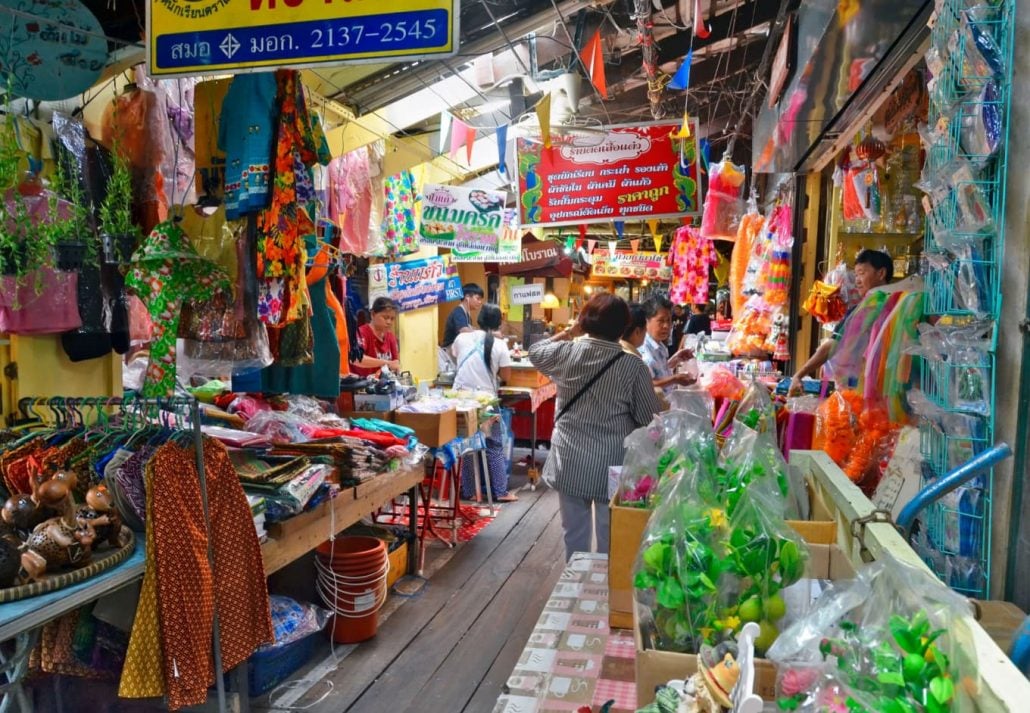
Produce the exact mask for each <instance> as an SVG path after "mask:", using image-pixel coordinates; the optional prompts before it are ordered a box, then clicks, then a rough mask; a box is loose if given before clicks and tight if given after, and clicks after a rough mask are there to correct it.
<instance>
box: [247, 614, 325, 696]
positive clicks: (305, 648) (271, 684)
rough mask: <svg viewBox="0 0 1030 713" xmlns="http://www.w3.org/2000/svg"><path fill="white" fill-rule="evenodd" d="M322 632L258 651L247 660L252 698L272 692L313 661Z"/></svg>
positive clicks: (248, 681) (249, 689) (249, 688)
mask: <svg viewBox="0 0 1030 713" xmlns="http://www.w3.org/2000/svg"><path fill="white" fill-rule="evenodd" d="M319 634H321V632H320V631H316V632H313V633H311V634H308V635H307V636H305V637H304V638H302V639H297V640H296V641H293V642H291V643H289V644H286V645H285V646H279V647H276V648H273V649H267V650H258V651H256V652H255V653H254V654H252V655H251V657H250V658H249V659H248V660H247V689H248V691H249V693H250V696H251V698H254V697H256V696H260V695H262V694H264V693H268V691H270V690H272V689H273V688H275V687H276V686H278V685H279V684H280V683H282V682H283V681H285V680H286V679H288V678H289V677H290V676H292V675H293V674H294V673H296V672H297V671H299V670H300V669H301V668H302V667H303V666H304V664H306V663H307V662H308V661H310V660H311V656H312V655H313V654H314V653H315V647H316V646H317V645H318V636H319Z"/></svg>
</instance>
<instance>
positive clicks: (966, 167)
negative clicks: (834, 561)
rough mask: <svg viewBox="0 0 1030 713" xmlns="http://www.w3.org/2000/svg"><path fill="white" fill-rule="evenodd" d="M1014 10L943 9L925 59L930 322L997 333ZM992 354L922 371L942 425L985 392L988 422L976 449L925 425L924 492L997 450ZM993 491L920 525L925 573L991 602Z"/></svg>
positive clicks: (1005, 2) (948, 0) (941, 510)
mask: <svg viewBox="0 0 1030 713" xmlns="http://www.w3.org/2000/svg"><path fill="white" fill-rule="evenodd" d="M1015 10H1016V2H1015V0H1001V1H1000V2H998V3H996V4H994V5H990V6H987V5H983V6H979V7H977V8H975V9H974V8H972V6H971V4H970V3H967V2H965V1H964V0H944V1H943V2H940V3H938V7H937V13H936V18H935V22H934V25H933V29H932V31H931V39H930V45H931V48H930V54H929V55H928V58H927V62H928V64H929V65H930V66H931V69H932V70H933V71H934V72H935V74H936V76H935V77H934V85H933V86H932V87H931V89H930V98H931V101H930V115H929V126H930V128H931V129H933V130H934V131H935V132H936V139H935V143H934V144H933V145H932V146H930V147H929V149H928V151H927V157H926V166H925V168H924V173H923V176H924V185H925V186H926V188H927V191H928V194H929V195H930V197H932V199H933V200H932V203H933V207H932V210H931V211H930V214H929V216H928V219H927V221H926V239H925V241H924V251H925V252H926V254H927V256H928V257H927V260H926V263H925V266H926V269H925V272H926V286H927V290H926V301H925V311H926V313H927V315H931V316H939V317H940V316H942V317H948V316H953V317H958V318H968V317H977V318H985V319H991V320H993V321H994V324H995V325H997V323H998V317H999V315H1000V314H1001V307H1002V304H1001V301H1002V285H1001V275H1002V266H1003V264H1004V259H1005V222H1004V216H1005V200H1006V179H1007V172H1008V141H1009V134H1010V126H1009V124H1010V108H1011V101H1012V92H1011V85H1012V60H1013V48H1014V45H1015V40H1014V34H1015V33H1014V26H1015V23H1014V15H1015ZM971 18H972V20H973V23H972V24H971V22H970V19H971ZM974 39H976V40H978V42H979V44H980V46H982V47H986V46H993V47H994V48H995V49H996V50H997V59H998V60H999V61H1000V64H993V65H992V63H991V62H988V61H986V60H985V57H984V56H983V55H982V53H981V51H980V50H979V49H978V48H977V42H974V41H973V40H974ZM985 106H987V107H989V108H992V109H995V110H997V112H998V113H999V114H1000V119H1001V127H1000V128H1001V134H1000V136H999V137H998V138H999V141H1000V143H999V144H998V147H997V151H996V152H995V153H993V154H991V152H990V151H989V150H988V149H989V147H987V146H986V145H978V144H977V143H976V142H975V141H974V140H973V138H974V137H975V133H973V132H970V128H971V127H972V126H973V125H974V124H975V123H976V122H977V121H979V120H980V118H981V116H982V112H983V109H984V107H985ZM990 345H991V353H990V354H988V355H986V356H985V357H984V358H983V359H982V360H979V361H980V363H970V364H950V363H947V362H943V361H938V360H926V359H924V360H923V362H924V364H923V366H924V368H923V369H922V388H923V391H924V392H925V393H926V395H927V396H928V397H929V399H930V400H931V401H932V402H933V403H934V404H935V405H936V406H938V407H939V409H940V410H941V411H942V412H943V413H944V414H948V413H952V414H968V413H969V411H970V408H969V404H970V401H971V400H969V399H966V398H965V397H964V392H970V391H971V390H972V391H977V392H980V391H981V390H982V393H980V394H979V395H978V396H977V398H976V399H974V400H975V401H978V402H979V403H980V407H979V408H977V409H976V411H978V412H979V413H980V414H981V416H982V420H983V429H982V432H980V433H979V434H977V437H976V438H972V439H970V438H962V437H961V436H958V435H955V434H954V433H953V431H952V430H951V429H948V428H947V426H946V424H944V423H932V422H929V421H926V419H925V418H924V422H923V424H922V426H921V445H922V449H923V454H924V458H925V463H926V466H925V467H924V472H923V484H924V485H926V484H928V483H930V482H933V481H934V480H935V479H936V478H939V477H942V476H943V475H944V474H945V473H947V472H948V471H949V470H950V469H951V468H953V467H954V465H955V460H956V458H957V457H958V455H959V454H961V453H962V452H964V451H965V450H966V449H973V450H975V449H983V448H984V447H986V446H988V445H990V444H992V443H993V440H994V404H995V395H996V392H997V384H996V380H997V379H996V374H995V370H996V359H995V355H994V350H995V349H996V347H997V326H995V329H994V333H993V334H992V335H991V342H990ZM974 358H975V357H974ZM965 395H969V393H966V394H965ZM981 396H982V397H983V398H981ZM944 418H945V420H946V419H947V418H948V417H947V416H945V417H944ZM992 486H993V478H992V477H991V475H989V474H988V475H987V476H985V477H984V478H983V480H982V481H980V482H979V483H977V484H976V487H973V488H970V489H969V490H967V491H963V493H961V494H959V495H958V496H956V497H957V498H958V500H954V499H953V500H952V501H945V502H937V503H933V504H932V505H931V506H930V507H929V508H928V509H927V512H926V513H925V517H924V518H923V520H924V522H925V523H926V525H927V532H926V535H927V537H926V540H925V544H926V545H927V546H926V547H925V548H924V550H925V551H924V552H923V556H924V558H925V560H926V563H927V564H928V565H929V566H930V567H931V568H932V569H934V571H935V572H936V573H937V574H938V575H939V576H941V578H942V579H943V580H944V581H946V582H948V583H949V584H950V585H951V586H953V587H955V589H956V590H958V591H960V592H962V593H964V594H969V595H973V596H978V597H981V598H984V597H986V596H987V595H988V593H989V591H990V580H991V523H992V517H991V513H992ZM966 496H968V497H966ZM963 497H965V498H966V499H965V500H962V498H963ZM974 498H975V499H976V502H975V504H974V503H971V500H972V499H974Z"/></svg>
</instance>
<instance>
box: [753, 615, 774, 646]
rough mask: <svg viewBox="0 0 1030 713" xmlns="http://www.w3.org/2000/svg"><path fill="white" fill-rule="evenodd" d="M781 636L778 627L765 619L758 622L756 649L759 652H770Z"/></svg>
mask: <svg viewBox="0 0 1030 713" xmlns="http://www.w3.org/2000/svg"><path fill="white" fill-rule="evenodd" d="M779 635H780V630H779V629H777V628H776V625H775V624H773V623H772V622H769V621H766V620H765V619H763V620H762V621H760V622H758V638H757V639H755V648H756V649H758V650H759V651H766V650H768V649H769V647H770V646H772V645H773V642H774V641H776V637H777V636H779Z"/></svg>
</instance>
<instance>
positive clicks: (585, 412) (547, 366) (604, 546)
mask: <svg viewBox="0 0 1030 713" xmlns="http://www.w3.org/2000/svg"><path fill="white" fill-rule="evenodd" d="M629 321H630V311H629V307H627V306H626V303H625V302H624V301H623V300H622V299H621V298H619V297H616V296H615V295H612V294H609V293H607V292H604V293H601V294H597V295H594V296H593V297H591V298H590V301H589V302H587V303H586V305H585V306H584V308H583V312H582V314H580V318H579V321H578V322H577V323H576V324H575V325H573V326H572V327H570V328H569V329H566V330H565V331H564V332H561V333H559V334H557V335H555V336H553V337H551V338H550V339H545V340H544V341H542V342H537V343H536V344H534V345H533V346H532V347H531V348H530V350H529V358H530V359H531V360H532V361H533V365H534V366H535V367H536V368H537V369H539V370H540V372H541V373H543V374H545V375H546V376H549V377H550V378H551V379H552V380H553V381H554V383H555V385H556V386H557V387H558V403H557V408H558V413H557V415H556V416H555V418H554V429H553V431H552V432H551V451H550V453H549V454H548V456H547V462H546V463H545V465H544V480H545V481H547V483H548V484H549V485H551V486H552V487H553V488H554V489H555V490H557V491H558V502H559V507H560V510H561V522H562V529H563V530H564V532H565V557H566V559H569V558H571V557H572V554H573V553H574V552H589V551H590V546H591V539H592V538H596V542H597V551H598V552H605V553H606V552H608V499H609V498H608V468H609V467H610V466H613V465H622V460H623V458H624V457H625V456H626V449H625V446H624V445H623V441H624V440H625V438H626V436H628V435H629V434H630V432H632V431H633V430H635V429H637V428H640V427H641V426H645V425H647V424H648V423H650V421H651V418H652V417H653V416H654V414H655V413H657V412H658V410H659V408H660V404H659V401H658V397H657V396H656V395H655V392H654V387H653V385H652V383H651V373H650V371H649V370H648V368H647V366H646V365H645V364H644V362H643V361H642V360H641V359H638V358H636V357H634V356H632V355H630V354H627V353H626V352H625V351H623V348H622V346H621V345H620V344H619V339H620V337H622V335H623V333H624V332H625V331H626V327H627V325H628V324H629ZM580 335H585V336H584V337H583V338H582V339H576V337H579V336H580ZM665 336H666V337H668V334H666V335H665Z"/></svg>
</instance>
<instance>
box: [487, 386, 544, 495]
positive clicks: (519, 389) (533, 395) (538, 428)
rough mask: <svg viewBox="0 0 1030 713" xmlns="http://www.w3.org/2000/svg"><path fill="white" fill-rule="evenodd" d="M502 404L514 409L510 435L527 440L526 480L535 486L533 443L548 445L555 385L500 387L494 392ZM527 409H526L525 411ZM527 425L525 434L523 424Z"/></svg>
mask: <svg viewBox="0 0 1030 713" xmlns="http://www.w3.org/2000/svg"><path fill="white" fill-rule="evenodd" d="M497 393H498V395H499V396H500V397H501V402H502V403H503V404H505V405H506V406H509V407H510V408H512V409H513V411H514V413H513V417H512V432H513V433H514V434H515V438H516V439H519V438H521V439H524V440H528V441H529V446H530V449H531V451H530V453H531V456H530V457H531V462H530V465H529V481H530V483H531V484H532V486H533V487H534V488H535V487H536V482H537V480H538V479H539V477H540V471H539V470H537V467H536V444H537V441H538V439H543V440H545V441H548V442H550V440H551V429H552V428H554V402H555V397H556V396H557V395H558V386H557V385H556V384H555V383H554V382H553V381H547V382H546V383H544V384H542V385H537V386H508V385H505V386H502V387H501V388H500V389H498V391H497ZM527 407H528V408H527ZM527 419H528V421H529V423H530V426H529V430H528V432H527V430H526V427H525V426H524V425H523V424H524V421H525V420H527Z"/></svg>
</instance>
